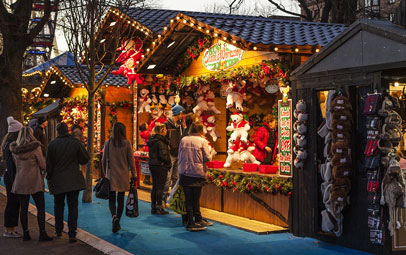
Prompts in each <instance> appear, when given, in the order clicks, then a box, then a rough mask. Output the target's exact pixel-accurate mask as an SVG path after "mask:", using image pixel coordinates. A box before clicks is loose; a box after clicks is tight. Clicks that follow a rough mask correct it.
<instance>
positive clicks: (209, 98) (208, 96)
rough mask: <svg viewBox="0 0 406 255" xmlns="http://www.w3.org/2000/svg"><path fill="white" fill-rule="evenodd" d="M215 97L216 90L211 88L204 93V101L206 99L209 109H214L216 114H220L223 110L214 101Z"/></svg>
mask: <svg viewBox="0 0 406 255" xmlns="http://www.w3.org/2000/svg"><path fill="white" fill-rule="evenodd" d="M214 98H215V95H214V92H213V91H211V90H209V91H207V92H206V93H205V95H204V101H206V103H207V108H208V109H209V111H213V112H214V114H220V113H221V112H220V111H219V110H217V108H216V104H215V103H214Z"/></svg>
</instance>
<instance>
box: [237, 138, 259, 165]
mask: <svg viewBox="0 0 406 255" xmlns="http://www.w3.org/2000/svg"><path fill="white" fill-rule="evenodd" d="M254 150H255V146H254V145H253V144H252V143H251V142H248V143H247V144H243V145H242V150H241V151H240V156H241V161H243V162H245V163H253V164H257V165H259V164H261V162H259V161H258V160H257V159H256V158H255V156H254V155H252V151H254Z"/></svg>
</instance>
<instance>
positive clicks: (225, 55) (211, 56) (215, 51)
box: [202, 41, 244, 71]
mask: <svg viewBox="0 0 406 255" xmlns="http://www.w3.org/2000/svg"><path fill="white" fill-rule="evenodd" d="M243 56H244V50H242V49H240V48H237V47H235V46H234V45H231V44H228V43H226V42H223V41H219V42H218V43H216V44H214V45H212V46H211V47H210V48H208V49H205V50H204V52H203V60H202V61H203V66H204V67H206V69H208V70H210V71H220V70H227V69H230V68H232V67H233V66H235V65H236V64H238V63H239V62H240V61H241V60H242V58H243Z"/></svg>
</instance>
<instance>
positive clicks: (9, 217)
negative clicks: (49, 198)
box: [1, 117, 23, 238]
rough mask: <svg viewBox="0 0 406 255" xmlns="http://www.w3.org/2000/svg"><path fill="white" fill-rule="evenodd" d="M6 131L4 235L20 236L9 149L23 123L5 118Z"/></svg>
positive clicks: (16, 198) (11, 118) (18, 209)
mask: <svg viewBox="0 0 406 255" xmlns="http://www.w3.org/2000/svg"><path fill="white" fill-rule="evenodd" d="M7 123H8V133H7V134H6V136H5V137H4V140H3V142H2V144H1V153H2V159H3V160H4V161H5V162H6V171H5V172H4V176H3V177H4V184H5V186H6V192H7V203H6V208H5V210H4V227H5V231H4V234H3V236H4V237H16V238H18V237H21V235H20V234H19V233H18V232H17V230H16V227H17V226H18V216H19V212H20V202H19V201H18V195H17V194H14V193H12V192H11V188H12V187H13V183H14V179H15V175H16V165H15V163H14V160H13V154H12V153H11V151H10V144H11V143H12V142H15V141H16V140H17V137H18V132H20V130H21V128H22V127H23V125H22V124H21V123H20V122H19V121H17V120H15V119H14V118H13V117H8V118H7Z"/></svg>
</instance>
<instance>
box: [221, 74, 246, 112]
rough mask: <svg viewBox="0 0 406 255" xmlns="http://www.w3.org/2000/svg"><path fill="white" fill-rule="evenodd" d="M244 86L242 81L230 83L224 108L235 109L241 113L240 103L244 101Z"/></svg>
mask: <svg viewBox="0 0 406 255" xmlns="http://www.w3.org/2000/svg"><path fill="white" fill-rule="evenodd" d="M245 85H246V82H245V81H244V80H238V81H236V82H234V83H232V82H230V84H229V86H228V88H227V91H226V92H227V103H226V108H227V109H228V108H231V107H235V109H237V110H238V111H243V107H242V103H243V101H244V99H245Z"/></svg>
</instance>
